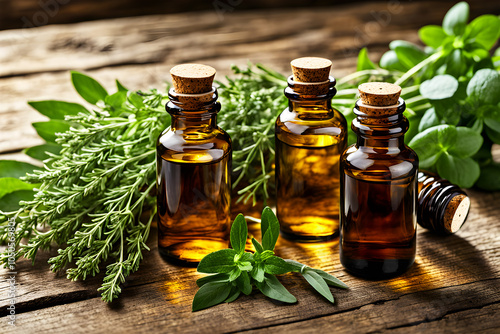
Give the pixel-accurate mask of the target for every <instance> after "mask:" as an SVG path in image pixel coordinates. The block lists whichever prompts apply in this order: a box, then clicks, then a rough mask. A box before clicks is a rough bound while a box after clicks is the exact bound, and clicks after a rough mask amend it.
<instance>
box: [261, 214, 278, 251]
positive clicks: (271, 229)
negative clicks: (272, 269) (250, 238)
mask: <svg viewBox="0 0 500 334" xmlns="http://www.w3.org/2000/svg"><path fill="white" fill-rule="evenodd" d="M260 228H261V232H262V236H263V237H262V247H263V248H264V250H273V249H274V246H275V245H276V241H277V240H278V237H279V233H280V224H279V222H278V218H276V215H275V214H274V212H273V211H272V210H271V209H270V208H269V207H265V208H264V210H263V211H262V216H261V226H260Z"/></svg>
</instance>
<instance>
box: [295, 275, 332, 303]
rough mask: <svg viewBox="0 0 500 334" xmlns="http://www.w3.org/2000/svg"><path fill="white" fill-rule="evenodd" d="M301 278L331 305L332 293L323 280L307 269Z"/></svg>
mask: <svg viewBox="0 0 500 334" xmlns="http://www.w3.org/2000/svg"><path fill="white" fill-rule="evenodd" d="M302 276H303V277H304V278H305V279H306V281H307V282H308V283H309V284H310V285H311V286H312V287H313V288H314V290H316V291H318V292H319V293H320V294H321V295H322V296H323V297H325V298H326V299H327V300H328V301H329V302H330V303H333V302H334V301H335V300H334V299H333V295H332V292H331V291H330V288H329V287H328V284H326V282H325V280H323V278H322V277H321V276H320V275H319V274H318V273H316V272H315V271H313V270H311V269H308V270H305V271H304V272H303V273H302Z"/></svg>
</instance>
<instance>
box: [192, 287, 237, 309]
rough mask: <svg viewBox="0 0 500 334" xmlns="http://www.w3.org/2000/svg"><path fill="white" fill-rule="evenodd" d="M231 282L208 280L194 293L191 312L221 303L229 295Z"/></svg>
mask: <svg viewBox="0 0 500 334" xmlns="http://www.w3.org/2000/svg"><path fill="white" fill-rule="evenodd" d="M231 289H232V284H231V283H229V282H209V283H207V284H204V285H203V286H202V287H201V288H200V289H199V290H198V292H196V295H194V299H193V304H192V310H193V312H196V311H199V310H203V309H205V308H208V307H211V306H214V305H217V304H220V303H222V302H223V301H224V300H226V298H227V297H228V296H229V293H230V292H231Z"/></svg>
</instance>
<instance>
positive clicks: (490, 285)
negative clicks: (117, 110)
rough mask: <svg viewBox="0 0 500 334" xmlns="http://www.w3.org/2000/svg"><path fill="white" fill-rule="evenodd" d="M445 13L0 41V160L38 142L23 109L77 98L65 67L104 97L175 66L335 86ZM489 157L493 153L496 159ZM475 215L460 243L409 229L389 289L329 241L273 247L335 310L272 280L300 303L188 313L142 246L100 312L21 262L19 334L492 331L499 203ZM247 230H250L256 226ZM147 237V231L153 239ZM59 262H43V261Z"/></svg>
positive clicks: (143, 28) (43, 33) (98, 31)
mask: <svg viewBox="0 0 500 334" xmlns="http://www.w3.org/2000/svg"><path fill="white" fill-rule="evenodd" d="M452 4H453V2H449V1H444V2H437V3H436V2H432V3H431V2H418V3H405V4H404V5H403V4H400V5H397V2H394V1H391V2H377V3H375V4H366V3H365V4H361V5H360V4H356V5H355V6H342V7H333V8H317V9H293V10H266V11H265V12H264V11H262V12H259V11H250V12H243V11H238V8H235V9H234V11H233V12H227V13H224V14H223V15H222V16H220V15H218V14H217V13H216V12H215V11H214V12H204V13H189V14H177V15H168V16H165V15H164V16H149V17H136V18H127V19H115V20H103V21H94V22H88V23H78V24H70V25H60V26H46V27H40V28H35V29H30V30H13V31H3V32H0V51H1V52H0V97H1V104H0V120H1V122H0V154H2V155H1V156H0V157H1V158H3V159H19V160H25V161H29V159H28V158H27V157H26V156H24V155H22V154H21V153H20V150H21V149H23V148H25V147H29V146H32V145H36V144H40V143H41V142H42V140H40V139H39V138H38V137H37V135H36V133H35V131H34V130H33V129H32V128H31V126H30V123H31V122H33V121H36V120H43V119H44V117H43V116H40V115H39V114H37V113H36V112H35V111H33V110H31V109H30V108H29V107H28V106H27V105H26V101H27V100H41V99H62V100H69V101H75V100H78V97H77V95H76V93H75V92H74V91H73V89H72V87H71V84H70V81H69V73H68V70H70V69H78V70H83V71H86V72H88V73H90V74H91V75H92V76H94V77H96V78H97V79H99V80H100V81H101V82H102V83H104V85H105V86H107V87H111V86H112V84H113V80H114V79H115V78H119V79H120V80H121V81H122V82H123V83H124V84H125V85H126V86H128V87H130V88H137V89H145V88H148V87H153V86H154V87H162V86H163V82H164V81H165V80H168V79H169V78H168V70H169V69H170V67H171V66H172V65H174V64H177V63H182V62H189V61H197V62H202V63H206V64H209V65H212V66H214V67H216V68H217V69H218V70H219V75H218V77H219V78H222V75H225V74H229V65H230V64H231V63H236V64H239V65H244V64H245V63H246V62H247V60H250V61H253V62H262V63H264V64H266V65H269V66H271V67H273V68H275V69H277V70H279V71H282V72H283V73H288V72H289V68H288V62H289V61H290V60H291V59H293V58H294V57H298V56H303V55H316V56H323V57H327V58H330V59H333V61H334V66H333V74H334V75H335V76H337V77H341V76H343V75H345V74H347V73H349V72H351V71H353V69H354V67H355V63H356V59H355V54H356V52H357V50H358V49H359V48H360V47H361V46H364V45H367V46H368V48H369V50H370V54H371V56H372V58H374V59H378V58H379V57H380V55H381V53H382V52H384V51H385V50H386V49H387V45H388V42H389V41H390V40H393V39H406V40H410V41H417V40H418V37H417V29H418V28H419V27H420V26H422V25H424V24H431V23H432V24H439V23H440V21H441V19H442V17H443V15H444V13H445V12H446V10H447V9H448V8H449V7H451V5H452ZM484 13H493V14H499V13H500V3H498V2H481V1H475V2H473V3H472V16H473V17H475V16H477V15H479V14H484ZM496 153H497V154H496V156H497V157H498V155H499V153H500V151H499V150H498V148H497V149H496ZM469 194H470V196H471V200H472V210H471V213H470V216H469V219H468V222H467V224H466V225H465V226H464V228H463V229H462V230H461V231H459V232H458V233H457V234H456V235H452V236H449V237H438V236H435V235H432V234H431V233H428V232H426V231H424V230H423V229H420V230H419V233H418V250H417V258H416V263H415V265H414V266H413V267H412V268H411V269H410V270H409V271H408V272H407V273H406V274H404V275H402V276H401V277H399V278H395V279H390V280H384V281H366V280H362V279H358V278H355V277H353V276H351V275H349V274H348V273H346V272H345V271H344V269H343V268H342V266H341V264H340V262H339V258H338V241H336V242H331V243H327V244H295V243H291V242H287V241H283V240H281V241H280V242H279V245H278V248H277V253H278V255H280V256H282V257H285V258H291V259H295V260H297V261H300V262H304V263H306V264H309V265H310V266H314V267H319V268H321V269H323V270H326V271H328V272H330V273H332V274H334V275H335V276H337V277H339V278H340V279H342V280H343V281H344V282H346V283H347V284H348V285H349V286H350V289H349V290H347V291H343V290H337V289H334V290H333V293H334V296H335V298H336V302H335V304H334V305H332V304H329V303H328V302H326V301H325V300H323V299H322V297H320V296H319V295H318V294H317V293H315V292H314V291H313V290H312V289H311V288H310V287H308V285H307V284H305V282H304V281H303V280H302V278H300V277H298V276H296V275H285V276H283V277H282V282H283V283H284V285H285V286H286V287H288V288H289V289H290V291H291V292H292V293H294V294H295V295H296V297H297V299H298V303H297V304H294V305H282V304H280V303H277V302H273V301H271V300H269V299H267V298H265V297H264V296H263V295H262V294H257V293H254V294H252V295H250V296H248V297H246V296H245V297H240V299H239V300H238V301H237V302H234V303H232V304H224V305H219V306H217V307H214V308H211V309H208V310H204V311H200V312H197V313H191V308H190V304H191V300H192V298H193V295H194V293H195V292H196V284H195V280H196V279H197V278H198V277H201V275H200V274H197V273H196V271H195V269H192V268H181V267H177V266H174V265H171V264H167V263H165V262H164V261H163V260H162V259H161V258H160V257H159V255H158V253H157V249H156V234H155V233H153V235H152V236H151V239H150V241H149V245H150V247H151V248H152V250H151V252H150V253H147V254H146V257H145V259H144V261H143V263H142V265H141V268H140V270H139V272H137V273H135V274H133V275H132V276H130V277H129V278H128V280H127V282H126V283H125V285H124V292H123V293H122V295H121V296H120V298H119V299H118V300H117V301H116V302H113V303H112V304H109V305H108V304H105V303H104V302H102V301H101V300H100V298H99V294H98V293H97V291H96V289H97V288H98V286H99V285H100V282H101V280H102V275H101V276H98V277H95V278H91V279H88V280H87V281H85V282H71V281H68V280H67V279H66V278H65V277H64V276H65V275H64V274H63V273H59V274H54V273H52V272H50V271H49V270H48V265H47V263H46V260H47V259H48V258H49V256H50V255H51V254H47V253H42V254H39V256H38V258H37V263H36V265H34V266H32V265H31V263H30V262H29V261H26V260H20V261H18V263H17V268H16V269H17V275H16V281H17V284H18V286H17V289H18V298H17V304H16V313H17V327H16V328H15V331H16V332H17V333H49V332H50V333H135V332H138V333H142V332H144V333H146V332H153V333H154V332H158V333H174V332H182V333H183V332H186V333H215V332H238V331H246V332H273V333H274V332H289V333H292V332H300V333H317V332H322V333H329V332H335V333H362V332H394V333H414V332H429V333H435V332H446V333H465V332H489V333H498V332H500V270H499V265H500V222H499V218H498V217H499V216H500V206H499V205H498V201H499V200H500V196H499V193H486V192H481V191H478V190H470V191H469ZM253 228H255V226H253ZM154 232H155V231H154ZM54 252H55V251H53V252H52V255H53V254H54ZM6 279H7V277H6V271H5V270H3V271H2V272H1V278H0V291H1V292H0V306H1V307H0V313H1V315H2V318H1V321H2V322H4V323H1V324H0V328H1V329H0V332H2V333H7V332H10V330H12V329H11V328H9V327H8V325H7V319H6V317H5V315H6V314H7V310H6V307H7V305H8V298H7V282H6Z"/></svg>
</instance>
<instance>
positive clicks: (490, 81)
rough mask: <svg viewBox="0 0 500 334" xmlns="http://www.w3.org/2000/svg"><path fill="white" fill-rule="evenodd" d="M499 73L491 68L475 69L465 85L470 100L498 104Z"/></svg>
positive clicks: (499, 89) (499, 98)
mask: <svg viewBox="0 0 500 334" xmlns="http://www.w3.org/2000/svg"><path fill="white" fill-rule="evenodd" d="M499 92H500V74H498V72H497V71H495V70H492V69H482V70H479V71H477V72H476V73H475V74H474V76H473V77H472V79H471V80H470V81H469V84H468V85H467V95H468V96H469V99H470V100H471V101H472V102H476V103H484V104H498V103H499V102H500V93H499Z"/></svg>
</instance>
